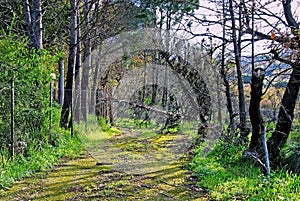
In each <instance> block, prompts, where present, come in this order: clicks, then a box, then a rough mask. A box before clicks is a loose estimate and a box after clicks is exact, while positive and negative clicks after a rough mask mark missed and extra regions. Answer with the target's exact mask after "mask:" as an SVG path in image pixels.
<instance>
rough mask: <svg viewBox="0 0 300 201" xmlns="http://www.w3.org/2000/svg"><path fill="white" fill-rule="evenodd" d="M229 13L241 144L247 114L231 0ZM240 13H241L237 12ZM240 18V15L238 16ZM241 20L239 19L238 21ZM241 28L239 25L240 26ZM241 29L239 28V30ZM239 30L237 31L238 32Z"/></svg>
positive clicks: (246, 131) (243, 140)
mask: <svg viewBox="0 0 300 201" xmlns="http://www.w3.org/2000/svg"><path fill="white" fill-rule="evenodd" d="M229 11H230V17H231V22H232V40H233V47H234V56H235V63H236V71H237V79H238V93H239V113H240V114H239V116H240V125H239V127H240V131H241V140H242V142H244V143H246V142H247V140H248V139H247V136H248V134H249V130H248V128H247V114H246V101H245V95H244V86H243V84H244V83H243V78H242V71H241V47H240V44H241V43H240V37H241V33H240V34H239V35H238V36H237V34H236V23H235V16H234V10H233V0H229ZM239 12H241V11H239ZM239 18H241V15H240V16H239ZM239 20H241V19H239ZM240 27H241V24H240ZM240 29H241V28H240ZM240 31H241V30H239V32H240Z"/></svg>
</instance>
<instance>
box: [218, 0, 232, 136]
mask: <svg viewBox="0 0 300 201" xmlns="http://www.w3.org/2000/svg"><path fill="white" fill-rule="evenodd" d="M225 6H226V5H225V1H223V43H222V61H221V70H220V74H221V76H222V78H223V84H224V86H225V94H226V102H227V111H228V113H229V126H228V130H227V132H228V134H229V133H231V132H234V131H235V122H234V113H233V104H232V97H231V93H230V83H229V80H228V76H227V72H226V70H225V48H226V46H225V37H226V12H225Z"/></svg>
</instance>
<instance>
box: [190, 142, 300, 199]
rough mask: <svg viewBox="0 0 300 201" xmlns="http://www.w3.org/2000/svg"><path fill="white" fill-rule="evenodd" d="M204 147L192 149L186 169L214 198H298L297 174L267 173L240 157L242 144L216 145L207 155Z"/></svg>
mask: <svg viewBox="0 0 300 201" xmlns="http://www.w3.org/2000/svg"><path fill="white" fill-rule="evenodd" d="M203 149H204V146H203V147H199V148H198V149H197V150H196V151H195V156H194V158H193V159H192V161H191V163H190V164H189V168H190V169H191V170H192V171H193V172H194V174H195V175H196V176H197V177H198V179H199V182H198V185H199V186H201V187H204V188H206V189H207V190H208V192H209V194H210V195H211V197H212V198H213V199H214V200H299V199H300V176H298V175H296V174H292V173H289V172H287V171H284V170H275V171H273V172H272V174H271V175H269V176H264V175H262V173H261V171H260V169H259V168H257V167H254V166H253V165H252V164H251V163H250V162H247V161H246V160H244V159H243V157H242V153H243V151H244V148H243V147H241V146H240V147H239V146H233V145H226V144H224V143H222V142H221V143H218V144H216V145H215V146H214V147H213V149H212V150H211V151H210V152H209V153H208V154H207V155H206V154H203Z"/></svg>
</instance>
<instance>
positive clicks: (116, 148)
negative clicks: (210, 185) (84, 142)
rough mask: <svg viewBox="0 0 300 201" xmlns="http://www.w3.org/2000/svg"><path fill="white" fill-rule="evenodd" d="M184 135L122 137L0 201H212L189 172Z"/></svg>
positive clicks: (22, 183) (99, 142) (90, 149)
mask: <svg viewBox="0 0 300 201" xmlns="http://www.w3.org/2000/svg"><path fill="white" fill-rule="evenodd" d="M188 143H189V141H188V140H187V136H185V135H159V136H150V137H149V136H147V137H145V136H140V135H138V134H137V133H135V134H134V133H129V132H123V133H122V134H120V135H117V136H115V137H113V138H110V139H105V138H101V139H97V140H95V138H93V143H92V144H93V146H90V145H89V147H88V148H87V150H88V151H87V152H88V153H87V154H85V155H83V156H82V157H81V158H78V159H76V160H70V161H66V162H63V163H62V164H61V165H60V166H58V167H56V168H55V169H54V170H52V171H51V172H44V173H38V174H36V175H34V176H33V177H31V178H27V179H24V180H23V181H20V182H18V183H16V184H15V185H14V186H13V187H12V188H11V189H10V190H8V191H6V192H5V193H4V195H3V196H2V197H0V200H5V201H6V200H7V201H8V200H39V201H40V200H47V201H51V200H188V201H190V200H208V199H207V198H206V196H205V193H204V192H203V191H202V190H201V189H198V188H196V187H195V186H194V185H193V184H194V181H193V179H192V178H191V177H190V174H189V172H188V171H187V170H185V169H184V168H183V166H184V164H185V160H186V159H185V157H184V154H183V153H184V152H185V151H186V149H187V148H188V147H189V144H188Z"/></svg>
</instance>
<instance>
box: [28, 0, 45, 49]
mask: <svg viewBox="0 0 300 201" xmlns="http://www.w3.org/2000/svg"><path fill="white" fill-rule="evenodd" d="M30 7H31V9H30ZM23 12H24V16H25V26H26V33H27V36H28V37H29V43H30V47H32V48H35V49H36V50H39V49H42V48H43V26H42V25H43V23H42V1H41V0H32V1H31V6H30V2H29V1H28V0H23Z"/></svg>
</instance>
